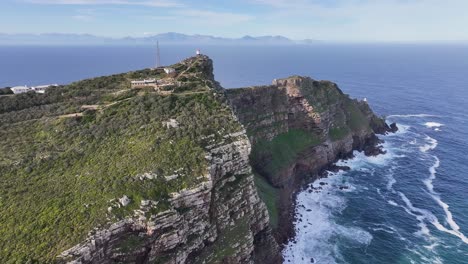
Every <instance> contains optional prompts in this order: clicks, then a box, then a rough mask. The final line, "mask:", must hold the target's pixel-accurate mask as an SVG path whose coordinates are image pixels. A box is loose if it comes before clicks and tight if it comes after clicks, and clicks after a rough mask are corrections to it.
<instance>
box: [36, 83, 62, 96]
mask: <svg viewBox="0 0 468 264" xmlns="http://www.w3.org/2000/svg"><path fill="white" fill-rule="evenodd" d="M57 86H58V84H45V85H38V86H34V87H31V89H32V90H34V91H35V92H36V93H40V94H43V93H45V91H46V89H47V88H49V87H57Z"/></svg>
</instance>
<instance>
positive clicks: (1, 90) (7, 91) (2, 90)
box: [0, 87, 13, 95]
mask: <svg viewBox="0 0 468 264" xmlns="http://www.w3.org/2000/svg"><path fill="white" fill-rule="evenodd" d="M6 94H13V91H12V90H11V89H10V87H5V88H0V95H6Z"/></svg>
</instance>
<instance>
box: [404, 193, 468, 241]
mask: <svg viewBox="0 0 468 264" xmlns="http://www.w3.org/2000/svg"><path fill="white" fill-rule="evenodd" d="M398 193H399V194H400V197H401V198H402V200H403V201H404V202H405V204H406V207H403V208H404V209H405V211H406V212H407V213H408V214H410V215H412V216H414V217H416V219H417V220H418V221H419V223H418V226H419V228H420V230H419V231H418V232H416V235H421V236H426V237H428V238H429V239H430V240H434V239H435V238H434V237H432V236H431V235H430V231H429V228H428V227H427V225H426V223H425V220H426V221H428V222H429V223H431V224H432V225H433V226H435V227H436V228H437V229H438V230H439V231H442V232H445V233H448V234H451V235H454V236H456V237H458V238H460V239H461V240H462V241H463V242H464V243H466V244H468V238H467V237H466V236H465V235H464V234H463V233H461V232H460V231H459V228H458V229H456V228H455V227H458V225H457V224H456V223H455V222H454V221H453V219H451V221H452V222H451V223H449V225H450V227H451V228H452V229H448V228H446V227H445V226H443V225H442V224H441V223H440V222H439V219H437V217H436V216H435V215H434V214H432V212H430V211H429V210H426V209H421V208H417V207H414V206H413V204H412V203H411V201H410V200H409V199H408V198H407V197H406V195H404V194H403V193H401V192H398ZM439 200H440V199H439ZM445 205H446V204H445ZM446 207H447V209H446V210H447V211H448V205H447V206H446ZM447 211H446V214H447ZM448 212H449V214H447V218H449V217H450V218H452V214H451V213H450V211H448ZM447 222H449V220H447ZM452 225H453V226H452Z"/></svg>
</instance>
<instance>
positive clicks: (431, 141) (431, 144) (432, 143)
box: [419, 136, 439, 152]
mask: <svg viewBox="0 0 468 264" xmlns="http://www.w3.org/2000/svg"><path fill="white" fill-rule="evenodd" d="M426 142H427V144H425V145H424V146H421V147H419V150H420V151H421V152H428V151H429V150H434V149H435V148H437V145H438V144H439V142H438V141H437V140H436V139H435V138H431V137H429V136H426Z"/></svg>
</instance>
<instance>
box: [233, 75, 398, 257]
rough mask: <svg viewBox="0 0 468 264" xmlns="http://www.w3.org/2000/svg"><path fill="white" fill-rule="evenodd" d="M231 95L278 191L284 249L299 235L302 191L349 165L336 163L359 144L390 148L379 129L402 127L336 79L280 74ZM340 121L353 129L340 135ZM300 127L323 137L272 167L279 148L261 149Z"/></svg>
mask: <svg viewBox="0 0 468 264" xmlns="http://www.w3.org/2000/svg"><path fill="white" fill-rule="evenodd" d="M227 97H228V99H229V101H230V104H231V106H232V108H233V110H234V112H235V114H236V116H237V117H238V119H239V121H240V122H241V124H242V125H244V127H245V128H246V129H247V135H248V136H249V140H250V141H251V142H252V145H253V149H254V151H253V153H252V154H251V155H250V157H251V159H250V160H251V164H252V166H253V168H254V170H255V171H256V173H258V174H259V175H261V177H264V178H265V179H266V180H267V181H268V182H269V184H271V186H273V187H274V188H276V189H277V191H278V194H279V197H278V199H277V202H278V204H277V208H278V212H279V214H278V227H277V228H276V229H275V230H274V236H275V239H276V241H277V242H278V244H279V245H280V248H281V250H282V249H283V248H284V246H285V244H286V242H288V241H289V240H290V239H291V238H293V237H294V236H295V231H294V221H295V214H294V209H295V206H296V196H297V194H298V193H299V192H300V191H302V190H304V189H305V188H306V187H307V186H309V184H310V183H312V182H314V181H316V180H318V179H320V178H323V177H326V176H327V175H326V172H327V171H336V170H340V169H344V170H346V169H349V168H344V167H339V166H337V165H336V164H335V163H336V162H337V161H338V160H341V159H348V158H351V157H352V156H353V151H355V150H357V151H362V152H364V153H365V154H366V155H367V156H376V155H380V154H384V153H385V152H384V150H383V149H382V147H381V146H380V144H381V143H382V141H381V140H380V139H379V138H378V137H377V136H376V134H386V133H391V132H395V131H396V130H398V128H397V126H396V124H391V125H387V124H386V123H385V121H384V120H383V119H382V118H379V117H377V116H376V115H375V114H374V113H373V112H372V110H371V109H370V107H369V105H368V104H367V102H366V101H358V100H352V99H349V97H348V96H347V95H345V94H343V93H342V92H341V90H340V89H339V88H338V87H337V85H336V84H334V83H331V82H328V81H315V80H313V79H311V78H308V77H300V76H293V77H290V78H286V79H279V80H274V81H273V84H272V85H271V86H261V87H251V88H241V89H234V90H228V91H227ZM356 120H357V121H356ZM353 122H354V123H356V122H357V123H359V124H360V125H359V126H356V125H355V124H354V123H353ZM336 127H341V128H343V127H347V128H346V129H343V130H344V131H347V132H345V133H341V134H342V135H340V136H337V135H336V134H339V133H337V130H338V132H339V129H337V128H336ZM297 129H299V130H303V131H306V133H308V134H310V135H318V137H319V138H320V141H321V143H320V144H310V146H306V147H305V148H302V149H300V151H298V152H297V153H296V154H295V155H294V156H293V157H292V158H291V159H289V160H288V163H287V164H286V165H285V166H283V167H281V168H279V169H276V170H274V171H272V170H271V169H269V167H271V166H272V165H271V164H272V163H275V162H277V161H274V160H275V153H271V152H270V153H268V150H267V151H266V152H267V153H264V152H263V153H262V152H261V151H257V152H255V149H256V148H257V149H259V148H264V146H265V145H267V146H268V144H275V141H276V140H278V141H281V140H283V141H284V140H288V134H290V133H292V132H291V131H296V130H297ZM295 137H297V136H292V138H293V139H290V141H291V142H290V143H291V144H290V145H294V144H298V145H300V144H304V143H303V142H294V140H295V139H294V138H295ZM285 138H286V139H285ZM265 142H268V143H265ZM270 142H273V143H270ZM282 147H284V148H286V149H287V148H288V146H282ZM272 149H274V146H273V147H272ZM282 150H283V149H282V148H279V151H282ZM258 153H260V154H258ZM255 155H259V156H255ZM273 167H274V168H277V167H275V166H273ZM343 188H346V187H343Z"/></svg>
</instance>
